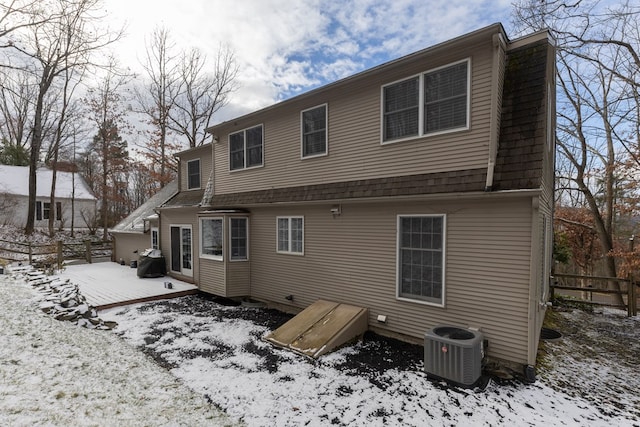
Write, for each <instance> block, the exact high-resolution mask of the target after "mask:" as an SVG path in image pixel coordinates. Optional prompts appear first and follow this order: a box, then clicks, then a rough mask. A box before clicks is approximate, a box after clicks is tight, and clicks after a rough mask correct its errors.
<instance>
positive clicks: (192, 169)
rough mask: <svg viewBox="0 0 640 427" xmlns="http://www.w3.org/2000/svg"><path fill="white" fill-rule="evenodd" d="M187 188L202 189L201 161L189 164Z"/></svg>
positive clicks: (192, 161) (189, 162)
mask: <svg viewBox="0 0 640 427" xmlns="http://www.w3.org/2000/svg"><path fill="white" fill-rule="evenodd" d="M187 188H188V189H189V190H191V189H196V188H200V159H195V160H189V161H188V162H187Z"/></svg>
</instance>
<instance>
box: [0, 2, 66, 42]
mask: <svg viewBox="0 0 640 427" xmlns="http://www.w3.org/2000/svg"><path fill="white" fill-rule="evenodd" d="M56 12H57V11H55V10H53V11H51V10H49V9H48V7H47V4H46V2H43V1H42V0H11V1H10V2H7V3H0V40H2V42H0V48H6V47H12V45H13V40H12V39H11V38H10V37H9V36H10V35H11V33H13V32H18V31H20V30H24V29H26V28H28V27H33V26H38V25H42V24H44V23H45V22H47V21H49V20H51V19H54V18H55V17H56Z"/></svg>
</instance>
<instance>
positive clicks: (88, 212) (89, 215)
mask: <svg viewBox="0 0 640 427" xmlns="http://www.w3.org/2000/svg"><path fill="white" fill-rule="evenodd" d="M52 179H53V171H52V170H51V169H46V168H39V169H38V170H37V178H36V206H35V208H36V212H35V222H34V226H35V228H46V227H48V226H49V217H50V216H52V215H53V216H54V220H55V222H54V224H55V228H56V229H68V228H70V227H71V222H72V215H73V226H74V228H87V221H92V220H93V219H94V218H95V216H96V203H97V202H96V198H95V196H94V195H93V193H92V192H91V190H90V189H89V186H88V185H87V183H86V182H85V181H84V179H82V177H81V176H80V174H78V173H73V172H60V171H58V172H57V173H56V192H55V206H51V203H50V195H51V181H52ZM28 203H29V167H28V166H8V165H0V224H10V225H15V226H18V227H22V226H24V225H25V224H26V220H27V212H28Z"/></svg>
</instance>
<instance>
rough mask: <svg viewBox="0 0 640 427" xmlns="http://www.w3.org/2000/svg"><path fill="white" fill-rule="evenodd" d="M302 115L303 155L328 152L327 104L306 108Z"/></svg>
mask: <svg viewBox="0 0 640 427" xmlns="http://www.w3.org/2000/svg"><path fill="white" fill-rule="evenodd" d="M301 116H302V117H301V120H302V126H301V127H302V157H303V158H304V157H314V156H321V155H324V154H327V105H326V104H325V105H321V106H319V107H314V108H310V109H308V110H304V111H303V112H302V113H301Z"/></svg>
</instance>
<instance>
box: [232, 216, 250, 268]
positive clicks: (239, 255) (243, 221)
mask: <svg viewBox="0 0 640 427" xmlns="http://www.w3.org/2000/svg"><path fill="white" fill-rule="evenodd" d="M248 223H249V221H248V220H247V218H231V219H230V221H229V228H230V229H231V233H230V235H231V237H230V239H231V255H230V257H231V260H232V261H240V260H246V259H247V258H248V254H249V245H248V235H249V233H248Z"/></svg>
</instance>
